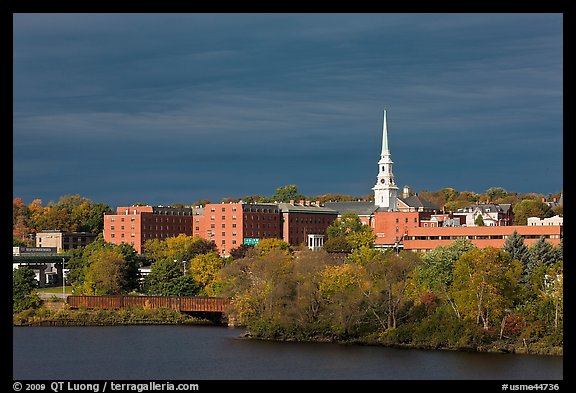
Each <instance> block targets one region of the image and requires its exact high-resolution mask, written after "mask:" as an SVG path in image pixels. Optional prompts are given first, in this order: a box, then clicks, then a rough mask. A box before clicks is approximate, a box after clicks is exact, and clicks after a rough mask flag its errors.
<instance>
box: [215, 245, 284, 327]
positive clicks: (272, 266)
mask: <svg viewBox="0 0 576 393" xmlns="http://www.w3.org/2000/svg"><path fill="white" fill-rule="evenodd" d="M291 260H292V256H291V255H290V254H288V253H287V252H285V250H282V249H281V248H271V249H269V250H267V251H265V252H261V251H259V250H256V249H254V250H251V251H249V252H248V253H247V255H246V257H244V258H241V259H237V260H234V261H232V262H231V263H229V264H228V265H226V266H225V267H224V268H223V269H222V272H221V278H220V280H221V282H222V284H223V288H222V295H223V296H228V297H231V299H232V300H231V311H230V315H231V316H232V317H233V318H235V319H236V320H237V321H238V322H239V323H240V324H245V325H252V324H253V323H257V322H261V323H265V324H274V323H278V321H279V320H281V319H282V318H284V315H285V311H286V308H287V307H286V305H287V303H288V302H289V301H290V296H291V294H293V281H292V280H290V279H289V277H290V275H291Z"/></svg>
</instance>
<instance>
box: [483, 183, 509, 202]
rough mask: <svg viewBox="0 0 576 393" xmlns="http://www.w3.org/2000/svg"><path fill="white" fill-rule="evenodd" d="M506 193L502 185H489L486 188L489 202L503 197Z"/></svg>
mask: <svg viewBox="0 0 576 393" xmlns="http://www.w3.org/2000/svg"><path fill="white" fill-rule="evenodd" d="M507 195H508V192H507V191H506V190H505V189H504V188H502V187H490V188H489V189H487V190H486V196H487V197H488V198H489V199H490V202H492V203H494V202H495V201H496V199H498V198H504V197H506V196H507Z"/></svg>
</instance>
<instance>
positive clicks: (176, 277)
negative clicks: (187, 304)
mask: <svg viewBox="0 0 576 393" xmlns="http://www.w3.org/2000/svg"><path fill="white" fill-rule="evenodd" d="M183 268H184V267H183V266H182V264H181V263H179V262H177V261H174V260H172V259H169V258H165V259H160V260H158V261H156V262H154V263H153V264H152V266H151V268H150V273H149V274H148V275H147V276H146V278H145V280H144V293H146V294H147V295H158V296H195V295H197V294H198V292H199V291H200V286H199V285H198V284H197V283H196V282H194V279H193V278H192V276H191V275H184V272H183Z"/></svg>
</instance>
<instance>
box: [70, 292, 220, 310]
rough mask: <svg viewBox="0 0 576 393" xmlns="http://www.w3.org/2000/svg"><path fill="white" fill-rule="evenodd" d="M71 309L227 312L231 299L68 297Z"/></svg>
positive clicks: (194, 297) (121, 296)
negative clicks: (156, 309) (159, 309)
mask: <svg viewBox="0 0 576 393" xmlns="http://www.w3.org/2000/svg"><path fill="white" fill-rule="evenodd" d="M67 303H68V305H69V306H70V308H96V309H123V308H136V307H143V308H170V309H173V310H178V311H184V312H222V313H223V312H226V310H227V308H228V306H229V305H230V299H228V298H219V297H196V296H124V295H114V296H79V295H70V296H68V297H67Z"/></svg>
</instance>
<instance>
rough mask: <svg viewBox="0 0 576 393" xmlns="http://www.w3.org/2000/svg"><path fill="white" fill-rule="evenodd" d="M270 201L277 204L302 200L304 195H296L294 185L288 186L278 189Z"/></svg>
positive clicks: (296, 189) (296, 191)
mask: <svg viewBox="0 0 576 393" xmlns="http://www.w3.org/2000/svg"><path fill="white" fill-rule="evenodd" d="M272 199H273V200H274V201H277V202H290V200H300V199H304V195H302V194H299V193H298V187H297V186H296V185H295V184H288V185H286V186H283V187H278V188H277V189H276V193H275V194H274V196H272Z"/></svg>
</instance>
